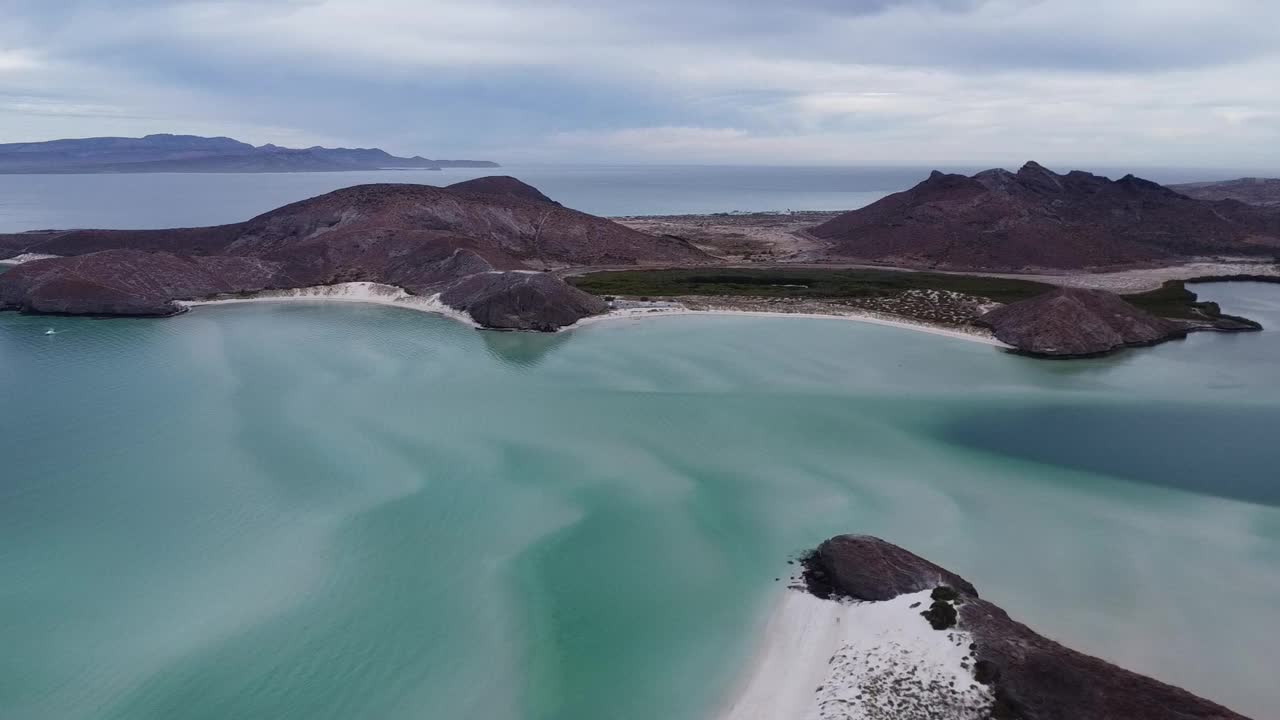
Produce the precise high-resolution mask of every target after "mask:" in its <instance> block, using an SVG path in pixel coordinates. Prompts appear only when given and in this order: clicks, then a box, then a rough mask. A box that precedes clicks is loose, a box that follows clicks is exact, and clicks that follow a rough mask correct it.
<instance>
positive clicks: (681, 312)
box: [175, 282, 1011, 349]
mask: <svg viewBox="0 0 1280 720" xmlns="http://www.w3.org/2000/svg"><path fill="white" fill-rule="evenodd" d="M175 302H176V304H177V305H178V306H179V307H181V308H183V309H184V310H188V309H194V308H198V307H205V306H210V305H234V304H239V303H253V302H356V303H370V304H374V305H384V306H388V307H399V308H405V309H407V310H414V311H417V312H425V313H430V314H433V315H441V316H444V317H447V318H450V319H452V320H457V321H458V322H461V323H463V324H464V325H467V326H469V327H473V328H479V327H480V326H479V325H478V324H477V323H476V322H475V321H474V320H472V319H471V318H470V317H469V316H468V315H467V314H466V313H464V312H461V311H458V310H455V309H453V308H451V307H449V306H448V305H445V304H444V303H442V302H440V296H439V295H438V294H437V295H430V296H420V295H411V294H409V293H408V292H406V291H405V290H404V289H403V288H399V287H396V286H394V285H383V284H380V283H372V282H350V283H339V284H336V285H313V286H310V287H304V288H294V289H291V290H262V291H259V292H255V293H246V294H244V295H237V296H234V297H213V298H207V299H201V300H178V301H175ZM708 315H724V316H738V317H774V318H785V317H798V318H806V319H811V320H844V321H852V322H861V323H869V324H872V325H882V326H887V327H896V328H900V329H904V330H914V331H916V332H924V333H929V334H931V335H938V336H941V337H949V338H952V339H955V340H967V341H969V342H976V343H981V344H983V345H989V346H992V347H998V348H1004V349H1010V347H1011V346H1009V345H1006V344H1005V343H1002V342H1000V341H999V340H996V339H995V338H994V337H991V336H987V335H982V334H980V333H977V332H974V333H968V332H964V331H963V330H955V329H951V328H945V327H941V326H936V325H929V324H926V323H920V322H912V321H910V320H908V319H905V318H903V319H897V318H886V317H877V316H875V315H872V314H870V313H854V312H842V313H829V314H828V313H790V312H763V311H759V310H730V309H709V310H691V309H689V308H686V307H683V306H676V305H673V306H666V307H646V308H623V309H617V310H611V311H610V312H607V313H605V314H603V315H595V316H592V317H588V318H583V319H582V320H579V321H578V322H576V323H574V324H572V325H567V326H565V327H563V328H561V329H560V330H558V331H557V332H568V331H572V330H575V329H578V328H583V327H588V326H590V325H595V324H598V323H602V322H608V321H616V320H643V319H652V318H661V317H690V316H708Z"/></svg>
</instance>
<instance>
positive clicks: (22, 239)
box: [0, 178, 707, 330]
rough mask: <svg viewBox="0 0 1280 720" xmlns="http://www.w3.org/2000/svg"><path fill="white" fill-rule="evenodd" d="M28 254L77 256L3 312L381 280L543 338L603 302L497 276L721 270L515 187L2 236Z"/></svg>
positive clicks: (384, 192) (164, 303) (142, 308)
mask: <svg viewBox="0 0 1280 720" xmlns="http://www.w3.org/2000/svg"><path fill="white" fill-rule="evenodd" d="M477 188H479V190H477ZM486 189H487V190H488V191H487V192H486V191H485V190H486ZM104 251H106V252H104ZM22 253H44V254H52V255H60V256H64V257H60V258H57V259H53V260H46V261H40V262H39V263H32V264H31V265H33V266H34V267H32V268H29V269H27V268H25V266H24V268H22V269H23V270H24V271H23V272H17V271H15V272H13V273H6V274H5V275H4V276H0V303H3V306H4V307H9V308H19V309H22V310H24V311H27V312H63V313H77V314H80V313H83V314H121V315H163V314H169V313H172V312H174V311H175V309H176V307H177V306H176V305H174V304H173V303H172V301H174V300H184V299H195V298H199V297H202V296H205V295H212V294H222V293H229V292H245V291H255V290H261V289H288V288H299V287H312V286H318V285H332V284H336V283H346V282H375V283H381V284H387V285H395V286H398V287H402V288H404V289H406V290H407V291H409V292H411V293H414V294H418V295H431V294H435V293H439V292H442V291H445V290H446V289H448V290H449V292H450V297H451V298H453V300H454V302H455V303H456V305H455V306H457V307H466V308H468V312H471V313H472V314H473V316H475V317H476V318H477V322H479V323H480V324H482V325H485V326H487V327H498V328H507V329H517V328H518V329H540V330H549V329H554V328H556V327H560V326H562V325H565V324H569V323H572V322H576V321H577V320H578V319H580V318H581V317H583V316H584V315H586V314H592V313H595V312H601V311H602V310H603V303H602V302H601V301H599V300H598V299H596V298H593V297H591V296H588V295H585V294H584V293H581V292H580V291H577V290H574V289H572V288H570V287H569V286H567V285H565V284H564V283H563V282H562V281H560V280H559V279H557V278H554V277H551V276H546V277H543V278H539V279H537V280H532V279H529V278H531V277H536V276H532V275H531V276H528V277H526V276H523V275H518V274H517V275H512V276H505V275H503V274H501V273H498V272H495V271H515V270H539V271H540V270H545V269H548V268H561V267H566V266H573V265H619V264H624V265H640V264H645V263H655V264H658V263H661V264H672V263H699V262H703V261H705V260H706V259H707V256H706V255H705V254H704V253H703V252H702V251H700V250H698V249H697V248H695V247H694V246H692V245H690V244H689V243H687V242H685V241H682V240H678V239H674V238H669V237H655V236H652V235H646V234H643V233H640V232H636V231H634V230H631V229H628V228H626V227H623V226H621V225H618V224H616V223H613V222H611V221H609V220H605V219H603V218H598V217H594V216H592V215H588V214H586V213H581V212H578V211H576V210H569V209H567V208H563V207H560V206H559V205H556V204H555V203H553V202H550V201H549V200H548V199H547V198H546V197H545V196H543V195H542V194H541V193H539V192H538V191H537V190H536V189H533V188H530V187H529V186H527V185H524V184H523V183H520V182H519V181H516V180H514V179H509V178H496V179H493V182H487V181H486V179H481V180H478V181H472V182H471V183H470V184H469V185H467V188H463V189H448V188H436V187H430V186H426V185H359V186H355V187H350V188H345V189H342V190H338V191H335V192H332V193H328V194H326V195H321V196H319V197H315V198H311V199H309V200H304V201H301V202H297V203H293V204H291V205H287V206H285V207H282V208H280V209H278V210H273V211H271V212H268V213H265V214H263V215H260V216H258V217H256V218H253V219H251V220H248V221H246V222H243V223H237V224H234V225H223V226H218V227H209V228H185V229H174V230H144V231H119V230H117V231H112V230H76V231H65V232H55V231H49V232H35V233H21V234H16V235H5V236H0V254H3V255H4V256H5V257H9V256H12V255H19V254H22ZM539 275H540V273H539ZM469 277H476V278H477V279H476V281H475V282H472V283H467V284H465V285H461V286H454V284H455V283H456V282H457V281H458V280H460V279H463V278H469ZM560 304H563V307H561V306H560Z"/></svg>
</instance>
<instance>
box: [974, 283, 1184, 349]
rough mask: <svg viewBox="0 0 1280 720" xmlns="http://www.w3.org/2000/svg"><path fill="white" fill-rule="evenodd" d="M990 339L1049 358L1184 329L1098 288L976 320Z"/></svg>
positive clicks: (1048, 296) (1154, 339) (1175, 334)
mask: <svg viewBox="0 0 1280 720" xmlns="http://www.w3.org/2000/svg"><path fill="white" fill-rule="evenodd" d="M977 322H978V324H979V325H982V326H985V327H989V328H991V330H992V331H993V332H994V333H995V336H996V338H998V339H999V340H1001V341H1002V342H1006V343H1008V344H1010V345H1012V346H1014V347H1015V348H1018V349H1019V350H1021V351H1023V352H1026V353H1029V354H1033V355H1044V356H1051V357H1081V356H1087V355H1100V354H1102V353H1107V352H1111V351H1112V350H1118V349H1120V348H1123V347H1135V346H1140V345H1154V344H1156V343H1158V342H1162V341H1164V340H1170V339H1173V338H1179V337H1183V336H1185V335H1186V334H1187V328H1186V327H1185V326H1183V325H1180V324H1178V323H1176V322H1174V321H1173V320H1166V319H1164V318H1158V317H1156V316H1154V315H1152V314H1150V313H1148V312H1146V311H1144V310H1142V309H1140V308H1138V307H1136V306H1134V305H1131V304H1130V303H1127V302H1125V301H1124V300H1123V299H1121V298H1120V296H1118V295H1115V294H1113V293H1109V292H1106V291H1104V290H1084V289H1080V288H1060V289H1058V290H1054V291H1052V292H1048V293H1045V294H1044V295H1040V296H1038V297H1034V298H1031V299H1030V300H1023V301H1021V302H1016V303H1012V304H1010V305H1004V306H1001V307H998V308H996V309H994V310H991V311H990V312H988V313H986V314H984V315H983V316H982V317H980V318H978V321H977Z"/></svg>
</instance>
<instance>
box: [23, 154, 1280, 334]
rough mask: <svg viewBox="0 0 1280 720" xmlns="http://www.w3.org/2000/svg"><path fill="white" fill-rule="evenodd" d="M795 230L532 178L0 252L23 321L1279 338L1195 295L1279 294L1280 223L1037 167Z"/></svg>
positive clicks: (1268, 212)
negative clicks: (598, 203)
mask: <svg viewBox="0 0 1280 720" xmlns="http://www.w3.org/2000/svg"><path fill="white" fill-rule="evenodd" d="M774 217H776V218H777V221H776V222H774V223H772V224H771V221H770V220H769V219H768V218H767V217H766V216H764V215H755V216H751V217H750V218H746V219H745V221H744V223H742V224H741V225H739V226H737V227H739V228H741V230H742V232H735V231H732V228H734V227H735V226H733V225H732V223H728V222H726V221H724V220H723V219H722V218H716V219H715V224H714V228H707V227H703V228H702V230H701V231H700V232H697V233H683V232H680V231H678V228H679V227H680V226H679V223H678V220H677V219H673V218H662V219H659V220H638V219H635V218H628V219H618V220H617V221H615V220H609V219H606V218H600V217H595V216H592V215H589V214H586V213H582V212H579V211H575V210H571V209H568V208H565V207H563V206H562V205H560V204H559V203H557V202H555V201H554V200H552V199H551V198H549V197H547V196H546V195H545V194H543V193H542V192H540V191H539V190H537V189H536V188H533V187H531V186H529V185H527V184H525V183H522V182H520V181H519V180H517V179H515V178H511V177H486V178H478V179H475V180H468V181H466V182H462V183H457V184H455V185H451V186H448V187H444V188H438V187H431V186H427V185H408V184H405V185H388V184H383V185H359V186H354V187H349V188H345V189H342V190H338V191H335V192H332V193H329V194H326V195H321V196H319V197H315V198H311V199H309V200H303V201H301V202H297V203H293V204H291V205H287V206H285V207H282V208H279V209H277V210H273V211H271V212H268V213H266V214H264V215H261V216H259V217H256V218H252V219H250V220H248V221H245V222H242V223H236V224H232V225H223V226H216V227H206V228H180V229H172V230H136V231H125V230H67V231H40V232H28V233H20V234H13V235H0V262H5V261H8V262H11V263H13V264H17V265H18V267H17V268H16V269H15V270H12V271H9V272H7V273H5V274H3V275H0V309H14V310H20V311H23V312H30V313H65V314H86V315H143V316H164V315H172V314H176V313H179V312H182V311H184V310H185V309H186V308H187V307H189V306H190V305H191V304H194V303H203V302H208V301H210V300H219V299H221V300H228V299H241V300H243V299H251V298H253V297H263V296H267V297H273V298H279V297H285V296H294V297H313V298H314V297H332V298H335V299H338V298H341V299H357V298H361V297H366V296H368V297H369V298H370V299H376V300H378V301H388V302H396V303H399V304H402V305H404V306H410V305H413V306H415V307H418V308H419V309H425V308H439V309H443V310H446V311H448V312H452V313H458V314H460V315H461V316H464V317H466V318H467V319H468V321H469V322H472V323H473V324H475V325H477V326H478V327H482V328H492V329H504V330H542V331H551V330H558V329H560V328H564V327H568V326H572V325H574V324H576V323H578V322H580V321H582V320H583V319H585V318H589V317H596V316H606V317H608V316H616V317H635V316H660V315H663V314H671V313H672V312H673V311H682V312H684V311H733V312H750V313H757V312H768V313H791V314H806V315H813V314H816V315H836V316H844V317H851V318H858V319H871V320H873V321H879V322H906V323H912V324H916V325H925V326H929V327H931V328H933V329H937V330H942V331H945V332H949V333H953V334H954V333H960V334H961V335H962V336H972V337H978V338H980V339H985V340H986V341H989V342H993V343H997V344H1000V343H1003V344H1005V345H1007V346H1008V347H1010V348H1012V349H1015V350H1017V351H1020V352H1023V353H1026V354H1029V355H1034V356H1041V357H1087V356H1093V355H1098V354H1103V353H1106V352H1111V351H1114V350H1118V349H1121V348H1126V347H1134V346H1139V345H1150V344H1155V343H1158V342H1163V341H1165V340H1170V339H1175V338H1180V337H1184V336H1185V335H1186V334H1187V333H1189V332H1195V331H1203V330H1213V331H1220V332H1237V331H1250V330H1258V329H1261V328H1260V326H1259V325H1258V324H1257V323H1255V322H1252V321H1250V320H1248V319H1246V318H1237V317H1232V316H1229V315H1225V314H1223V313H1222V312H1221V310H1220V309H1219V308H1218V307H1217V306H1216V305H1215V304H1213V303H1206V302H1200V301H1199V299H1198V298H1197V296H1196V294H1195V293H1194V292H1192V291H1191V290H1189V289H1188V288H1187V287H1186V284H1185V283H1186V282H1194V281H1197V280H1205V279H1212V278H1218V277H1223V276H1229V277H1231V278H1233V279H1234V278H1245V277H1247V278H1249V279H1280V268H1277V266H1276V263H1275V260H1276V256H1277V254H1278V253H1280V209H1270V208H1264V207H1257V206H1251V205H1246V204H1244V203H1240V202H1237V201H1234V200H1222V201H1206V200H1195V199H1192V198H1188V197H1186V196H1183V195H1180V194H1178V193H1176V192H1174V191H1172V190H1169V189H1168V188H1164V187H1162V186H1160V185H1157V184H1155V183H1151V182H1148V181H1146V180H1141V179H1138V178H1134V177H1132V176H1126V177H1125V178H1122V179H1120V180H1116V181H1112V180H1109V179H1107V178H1103V177H1100V176H1096V175H1091V174H1088V173H1082V172H1072V173H1068V174H1066V175H1059V174H1056V173H1053V172H1051V171H1049V170H1047V169H1045V168H1043V167H1042V166H1040V165H1037V164H1035V163H1028V164H1027V165H1026V166H1024V167H1023V168H1022V169H1021V170H1019V171H1018V172H1017V173H1011V172H1008V171H1005V170H989V171H985V172H982V173H978V174H977V175H975V176H973V177H965V176H960V175H945V174H942V173H937V172H935V173H933V174H932V175H931V176H929V177H928V178H927V179H926V180H924V181H923V182H921V183H920V184H919V185H917V186H915V187H914V188H911V189H909V190H906V191H904V192H900V193H896V194H894V195H890V196H888V197H886V198H884V199H882V200H880V201H879V202H876V203H873V204H872V205H869V206H867V207H865V208H862V209H860V210H854V211H852V212H848V213H843V214H834V213H832V214H809V215H801V216H800V217H799V221H800V222H801V223H803V222H804V221H806V220H813V221H816V222H817V224H816V225H797V220H796V219H795V218H793V217H791V216H786V215H779V216H774ZM724 228H730V229H731V230H730V231H729V232H727V233H726V231H725V230H724ZM726 234H727V235H728V236H729V237H726ZM24 261H25V262H24ZM1135 278H1136V279H1135ZM373 286H377V287H378V289H377V290H376V293H375V294H376V298H374V297H373V296H372V295H370V294H369V293H371V292H374V291H372V290H370V288H371V287H373ZM1063 288H1065V289H1063ZM388 298H396V300H394V301H392V300H388ZM410 298H417V300H413V301H411V300H410Z"/></svg>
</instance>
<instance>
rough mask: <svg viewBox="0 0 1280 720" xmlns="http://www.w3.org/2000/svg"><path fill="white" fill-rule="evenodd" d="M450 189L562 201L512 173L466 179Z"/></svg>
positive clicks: (551, 201) (546, 201)
mask: <svg viewBox="0 0 1280 720" xmlns="http://www.w3.org/2000/svg"><path fill="white" fill-rule="evenodd" d="M448 189H450V190H453V191H454V192H470V193H478V194H480V195H499V196H502V197H513V198H522V199H524V200H536V201H538V202H544V203H550V204H552V205H559V204H560V203H558V202H556V201H555V200H552V199H551V198H549V197H547V196H546V195H543V194H542V191H541V190H539V189H538V188H536V187H534V186H532V185H529V184H527V183H523V182H520V181H519V180H517V179H515V178H513V177H511V176H510V175H491V176H489V177H482V178H476V179H474V180H464V181H462V182H459V183H454V184H452V185H449V186H448Z"/></svg>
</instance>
